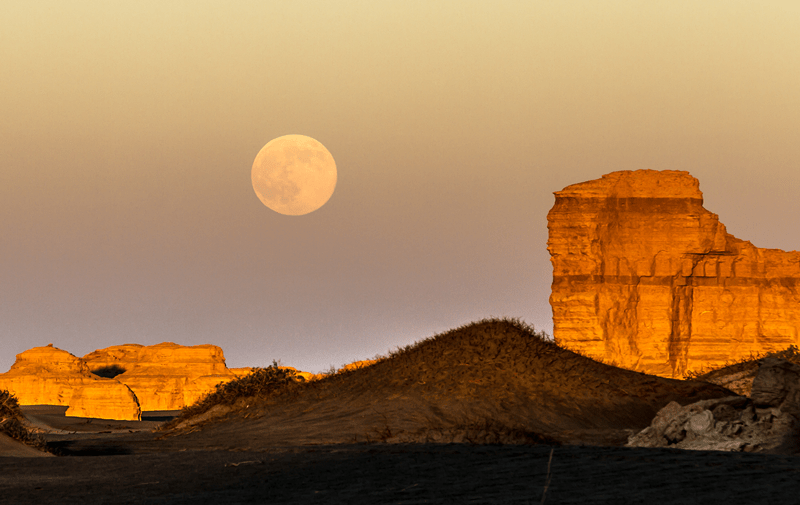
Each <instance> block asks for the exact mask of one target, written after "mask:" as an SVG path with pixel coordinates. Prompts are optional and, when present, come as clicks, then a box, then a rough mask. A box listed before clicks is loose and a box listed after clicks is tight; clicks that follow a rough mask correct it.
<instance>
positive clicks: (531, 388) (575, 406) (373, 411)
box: [170, 320, 731, 449]
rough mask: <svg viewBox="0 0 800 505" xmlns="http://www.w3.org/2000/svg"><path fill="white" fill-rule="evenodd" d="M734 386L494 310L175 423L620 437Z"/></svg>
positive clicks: (284, 430)
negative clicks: (358, 364)
mask: <svg viewBox="0 0 800 505" xmlns="http://www.w3.org/2000/svg"><path fill="white" fill-rule="evenodd" d="M730 395H731V392H730V391H728V390H726V389H724V388H722V387H720V386H716V385H713V384H708V383H700V382H692V381H680V380H673V379H666V378H661V377H655V376H648V375H644V374H642V373H637V372H632V371H628V370H623V369H620V368H616V367H613V366H609V365H604V364H602V363H598V362H595V361H592V360H591V359H588V358H585V357H583V356H580V355H578V354H575V353H573V352H571V351H568V350H565V349H562V348H560V347H558V346H557V345H555V344H554V343H552V342H550V341H548V340H546V339H545V338H544V336H543V334H537V333H535V332H534V331H533V330H532V328H529V327H527V326H525V325H524V324H522V323H519V322H517V321H513V320H485V321H481V322H478V323H473V324H470V325H467V326H464V327H461V328H458V329H455V330H451V331H449V332H447V333H444V334H441V335H437V336H434V337H431V338H429V339H426V340H423V341H421V342H419V343H417V344H415V345H413V346H409V347H407V348H405V349H402V350H399V351H397V352H395V353H392V355H391V356H389V357H387V358H384V359H382V360H379V361H378V362H377V363H375V364H373V365H372V366H369V367H366V368H361V369H357V370H352V371H349V372H345V373H340V374H336V375H333V376H330V377H328V378H325V379H322V380H318V381H313V382H310V383H306V384H296V385H291V386H289V387H286V388H284V389H283V390H282V392H279V393H276V394H273V395H271V396H269V397H267V398H266V399H262V400H259V399H256V398H249V399H248V398H240V399H238V401H236V402H235V403H234V405H233V406H225V407H224V408H219V409H217V413H216V414H217V415H216V416H206V418H205V419H204V420H203V422H202V423H199V424H193V423H191V422H185V423H184V424H183V426H184V428H183V429H177V430H175V431H174V432H172V433H171V434H176V435H181V437H180V438H183V437H186V439H185V440H186V442H189V441H191V444H192V445H193V446H195V447H208V448H211V447H214V448H229V449H233V448H249V449H261V448H267V447H273V446H276V445H296V444H329V443H345V442H367V441H386V442H425V441H432V442H453V441H455V442H462V441H463V442H476V443H494V442H502V443H506V442H525V441H541V440H547V439H548V438H552V439H555V440H557V441H562V442H574V441H575V437H578V438H581V437H584V438H586V437H585V434H586V433H595V432H597V433H599V432H606V434H607V432H621V433H617V438H619V439H620V440H617V441H616V443H620V444H622V443H624V442H625V441H626V440H627V435H628V434H630V433H632V432H633V431H638V430H641V429H643V428H644V427H646V426H647V425H648V424H649V423H650V421H651V420H652V419H653V417H654V416H655V415H656V413H657V412H658V410H659V409H661V408H662V407H664V406H665V405H667V404H668V403H669V402H671V401H676V402H678V403H679V404H681V405H685V404H689V403H693V402H696V401H698V400H702V399H708V398H720V397H725V396H730ZM626 430H629V431H627V432H626ZM576 434H578V435H576ZM581 434H583V435H581ZM170 438H171V437H170ZM601 438H602V437H601ZM593 440H594V441H595V442H599V443H603V442H605V443H607V442H608V441H607V440H603V441H598V440H597V437H594V439H592V437H591V436H589V437H588V439H587V440H586V441H587V442H589V443H591V442H592V441H593ZM173 441H174V442H178V440H177V439H173Z"/></svg>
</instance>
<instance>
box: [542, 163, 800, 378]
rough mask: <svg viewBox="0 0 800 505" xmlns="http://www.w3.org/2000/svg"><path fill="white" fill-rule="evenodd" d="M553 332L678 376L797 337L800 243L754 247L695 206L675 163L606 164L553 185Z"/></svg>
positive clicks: (691, 185) (606, 355) (599, 353)
mask: <svg viewBox="0 0 800 505" xmlns="http://www.w3.org/2000/svg"><path fill="white" fill-rule="evenodd" d="M555 197H556V202H555V205H554V206H553V208H552V209H551V210H550V213H549V214H548V216H547V219H548V228H549V230H550V236H549V240H548V251H549V252H550V255H551V262H552V264H553V285H552V294H551V296H550V303H551V305H552V309H553V325H554V337H555V338H556V340H557V341H558V342H559V343H560V344H562V345H564V346H566V347H568V348H571V349H574V350H577V351H579V352H581V353H583V354H585V355H587V356H591V357H595V358H599V359H602V360H603V361H605V362H608V363H615V364H617V365H619V366H622V367H625V368H629V369H632V370H641V371H645V372H647V373H653V374H657V375H661V376H666V377H682V376H683V375H684V374H685V373H686V372H687V371H689V370H698V369H701V368H704V367H713V366H718V365H723V364H725V363H726V362H730V361H734V360H739V359H742V358H745V357H749V356H750V355H751V354H755V353H762V352H767V351H776V350H781V349H785V348H786V347H788V346H789V345H791V344H795V345H797V344H798V343H800V252H784V251H781V250H778V249H759V248H757V247H755V246H753V245H752V244H751V243H750V242H745V241H743V240H739V239H737V238H735V237H733V236H732V235H730V234H728V233H727V231H726V229H725V226H724V225H723V224H721V223H720V222H719V219H718V217H717V215H716V214H713V213H711V212H709V211H707V210H706V209H705V208H703V195H702V193H701V192H700V189H699V183H698V181H697V179H695V178H694V177H692V176H691V175H689V173H687V172H679V171H653V170H638V171H634V172H630V171H625V172H614V173H611V174H608V175H605V176H603V177H602V178H601V179H597V180H593V181H588V182H584V183H580V184H574V185H572V186H568V187H566V188H564V190H562V191H559V192H556V193H555Z"/></svg>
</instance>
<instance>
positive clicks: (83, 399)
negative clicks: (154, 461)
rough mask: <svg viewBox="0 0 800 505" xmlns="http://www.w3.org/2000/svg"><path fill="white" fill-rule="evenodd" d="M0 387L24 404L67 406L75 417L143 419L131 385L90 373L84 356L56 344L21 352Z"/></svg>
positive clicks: (1, 381) (2, 378) (69, 413)
mask: <svg viewBox="0 0 800 505" xmlns="http://www.w3.org/2000/svg"><path fill="white" fill-rule="evenodd" d="M0 389H7V390H9V391H10V392H12V393H13V394H14V396H16V397H17V400H18V401H19V403H20V405H67V406H69V408H68V409H67V415H71V416H85V417H96V418H101V419H116V420H125V421H132V420H139V419H141V410H140V409H139V404H138V403H137V401H136V397H135V396H134V395H133V393H132V392H131V390H130V389H128V387H127V386H125V385H124V384H122V383H120V382H118V381H116V380H114V379H104V378H100V377H98V376H96V375H94V374H92V373H90V371H89V368H88V367H87V366H86V363H84V362H83V361H82V360H81V359H80V358H77V357H75V356H73V355H72V354H70V353H68V352H67V351H62V350H61V349H58V348H56V347H53V346H52V344H50V345H49V346H46V347H34V348H32V349H29V350H27V351H25V352H23V353H20V354H18V355H17V360H16V362H15V363H14V365H13V366H12V367H11V369H10V370H9V371H8V372H6V373H4V374H0Z"/></svg>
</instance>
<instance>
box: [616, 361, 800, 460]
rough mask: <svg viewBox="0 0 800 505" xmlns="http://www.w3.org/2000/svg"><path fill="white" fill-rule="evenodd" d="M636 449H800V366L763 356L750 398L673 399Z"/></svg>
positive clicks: (633, 442)
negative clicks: (681, 401)
mask: <svg viewBox="0 0 800 505" xmlns="http://www.w3.org/2000/svg"><path fill="white" fill-rule="evenodd" d="M628 446H630V447H675V448H679V449H696V450H713V451H747V452H770V453H787V454H792V453H797V452H800V366H797V365H794V364H792V363H789V362H788V361H786V360H783V359H779V358H767V359H764V360H761V363H760V367H759V370H758V374H757V375H756V377H755V379H754V381H753V389H752V392H751V395H750V398H747V397H745V396H731V397H727V398H716V399H711V400H703V401H700V402H697V403H693V404H691V405H686V406H683V407H681V406H680V405H679V404H678V403H676V402H671V403H669V404H668V405H667V406H666V407H664V408H663V409H661V410H660V411H659V412H658V414H657V415H656V417H655V419H653V422H652V423H651V424H650V426H649V427H647V428H645V429H644V430H642V431H641V432H639V433H638V434H636V435H634V436H632V437H631V438H630V439H629V440H628Z"/></svg>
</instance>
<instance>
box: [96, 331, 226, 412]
mask: <svg viewBox="0 0 800 505" xmlns="http://www.w3.org/2000/svg"><path fill="white" fill-rule="evenodd" d="M83 360H84V361H85V362H86V364H87V365H88V366H89V368H90V369H92V370H102V371H120V370H121V371H122V372H121V373H119V375H116V376H115V379H116V380H118V381H120V382H122V383H123V384H125V385H127V386H128V387H130V388H131V390H133V392H134V393H135V394H136V397H137V398H138V399H139V404H140V406H141V408H142V410H145V411H148V410H177V409H181V408H183V407H184V406H186V405H190V404H191V403H193V402H194V401H195V400H196V399H199V398H201V397H202V396H204V395H205V394H206V393H208V392H209V391H212V390H213V389H214V386H216V384H219V383H220V382H228V381H230V380H233V379H235V378H236V377H237V374H236V373H234V372H232V371H230V370H228V368H227V367H226V366H225V356H224V355H223V353H222V349H220V348H219V347H217V346H215V345H209V344H205V345H195V346H182V345H178V344H174V343H172V342H164V343H161V344H157V345H151V346H142V345H138V344H125V345H118V346H112V347H108V348H106V349H99V350H97V351H94V352H92V353H90V354H87V355H86V356H84V357H83Z"/></svg>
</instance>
